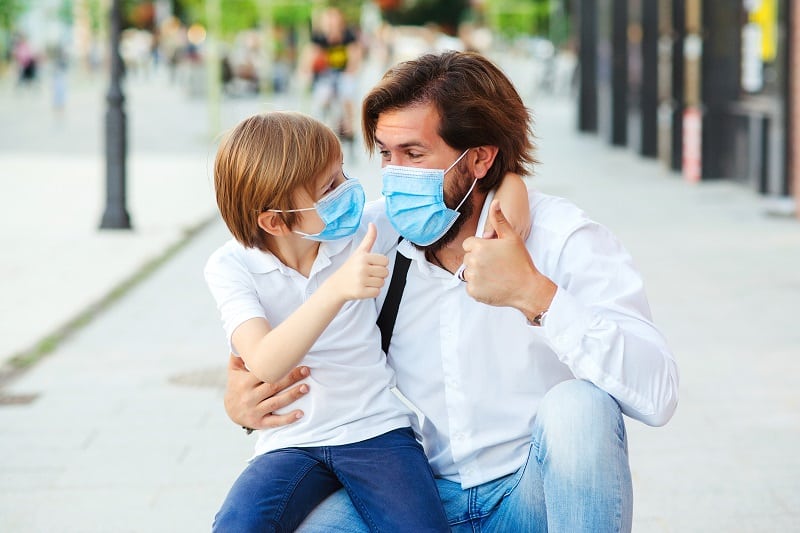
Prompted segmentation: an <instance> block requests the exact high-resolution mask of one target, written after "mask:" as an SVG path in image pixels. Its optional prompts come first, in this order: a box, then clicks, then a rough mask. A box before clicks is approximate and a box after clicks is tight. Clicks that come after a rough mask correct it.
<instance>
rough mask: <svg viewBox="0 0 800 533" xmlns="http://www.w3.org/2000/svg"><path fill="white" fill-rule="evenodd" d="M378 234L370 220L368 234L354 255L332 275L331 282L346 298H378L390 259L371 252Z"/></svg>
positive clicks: (387, 271) (387, 273)
mask: <svg viewBox="0 0 800 533" xmlns="http://www.w3.org/2000/svg"><path fill="white" fill-rule="evenodd" d="M377 236H378V230H377V229H375V224H372V223H371V222H370V224H369V227H368V228H367V234H366V235H365V236H364V239H363V240H362V241H361V244H359V245H358V248H356V250H355V252H353V255H351V256H350V258H349V259H348V260H347V262H346V263H345V264H344V265H342V266H341V267H340V268H339V270H337V271H336V273H335V274H334V275H333V276H331V279H330V282H331V283H332V284H333V287H334V288H335V289H336V290H337V292H338V293H339V294H340V295H341V296H342V297H343V298H344V299H345V300H363V299H366V298H376V297H377V296H378V293H380V290H381V287H383V283H384V280H385V279H386V277H387V276H388V275H389V269H388V265H389V259H388V258H387V257H386V256H385V255H383V254H374V253H372V252H371V250H372V245H373V244H375V239H376V238H377Z"/></svg>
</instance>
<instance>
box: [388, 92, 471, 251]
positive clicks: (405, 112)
mask: <svg viewBox="0 0 800 533" xmlns="http://www.w3.org/2000/svg"><path fill="white" fill-rule="evenodd" d="M438 129H439V113H438V112H437V111H436V108H435V107H433V106H432V105H430V104H425V105H416V106H412V107H407V108H403V109H395V110H391V111H384V112H383V113H381V114H380V116H379V117H378V120H377V122H376V125H375V140H376V144H377V147H378V150H379V151H380V154H381V166H386V165H400V166H406V167H419V168H435V169H446V168H448V167H449V166H450V165H452V164H453V162H454V161H456V160H457V159H458V157H459V156H460V155H461V152H460V151H458V150H456V149H455V148H453V147H451V146H448V145H447V143H445V142H444V139H442V138H441V137H440V136H439V133H438ZM468 155H469V154H468ZM468 173H469V170H468V166H467V164H466V163H465V161H464V160H463V159H462V160H461V161H460V162H459V163H458V164H457V165H456V166H455V167H453V168H452V169H450V171H449V172H448V173H447V174H445V177H444V202H445V204H446V205H447V207H449V208H450V209H454V208H455V207H456V206H457V205H458V204H459V203H460V202H461V200H462V199H463V198H464V196H466V194H467V192H468V191H469V188H470V186H471V185H472V181H473V180H474V178H473V177H472V176H471V175H468ZM459 211H460V212H461V216H459V217H458V219H456V222H455V223H454V224H453V226H452V227H451V228H450V229H449V230H448V231H447V233H445V235H444V236H443V237H442V238H441V239H439V240H438V241H436V242H435V243H433V244H431V245H430V246H425V247H420V246H418V247H417V248H420V249H424V250H430V251H433V252H436V251H437V250H439V249H440V248H442V247H444V246H445V245H447V244H448V243H450V242H451V241H452V240H453V239H454V238H455V237H456V235H458V232H459V230H460V229H461V228H462V226H463V225H464V223H465V222H467V221H468V220H469V219H470V217H471V216H472V214H473V204H472V202H471V201H466V202H464V204H463V205H462V206H461V207H460V208H459Z"/></svg>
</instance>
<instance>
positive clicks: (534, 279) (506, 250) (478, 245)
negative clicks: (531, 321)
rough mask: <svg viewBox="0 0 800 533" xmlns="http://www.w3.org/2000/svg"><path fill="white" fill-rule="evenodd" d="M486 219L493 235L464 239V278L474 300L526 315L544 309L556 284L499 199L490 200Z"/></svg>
mask: <svg viewBox="0 0 800 533" xmlns="http://www.w3.org/2000/svg"><path fill="white" fill-rule="evenodd" d="M489 219H490V222H491V225H492V227H493V228H494V231H495V235H496V236H495V238H491V239H481V238H478V237H470V238H468V239H466V240H465V241H464V244H463V248H464V252H465V254H464V267H465V270H464V275H463V277H464V280H465V281H466V282H467V293H468V294H469V295H470V296H472V297H473V298H474V299H475V300H477V301H479V302H482V303H485V304H489V305H495V306H501V307H514V308H517V309H519V310H520V311H522V312H523V313H525V314H526V315H528V314H529V313H531V312H533V311H536V312H535V313H533V314H532V315H531V316H535V315H536V314H538V312H540V311H542V310H544V309H547V308H548V307H549V306H550V302H551V301H552V299H553V296H554V295H555V292H556V285H555V284H554V283H553V282H552V281H550V280H549V279H548V278H547V277H545V276H544V275H542V274H541V273H540V272H539V270H538V269H537V268H536V265H534V263H533V259H531V256H530V253H529V252H528V249H527V248H526V247H525V243H524V242H523V241H522V238H521V237H520V236H519V235H518V234H517V232H516V231H514V229H513V228H512V227H511V225H510V224H509V222H508V220H506V217H505V215H504V214H503V211H502V209H501V208H500V202H499V201H498V200H494V201H492V204H491V206H490V207H489Z"/></svg>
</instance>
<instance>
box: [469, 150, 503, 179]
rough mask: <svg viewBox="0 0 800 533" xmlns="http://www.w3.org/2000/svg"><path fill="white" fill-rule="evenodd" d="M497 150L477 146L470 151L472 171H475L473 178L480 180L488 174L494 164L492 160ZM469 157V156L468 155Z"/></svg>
mask: <svg viewBox="0 0 800 533" xmlns="http://www.w3.org/2000/svg"><path fill="white" fill-rule="evenodd" d="M498 151H499V149H498V148H497V146H491V145H486V146H477V147H475V148H473V149H472V150H470V152H471V153H472V169H473V170H474V171H475V177H476V178H477V179H481V178H483V177H484V176H486V174H487V173H488V172H489V169H490V168H492V165H493V164H494V159H495V157H497V152H498ZM468 155H469V154H468Z"/></svg>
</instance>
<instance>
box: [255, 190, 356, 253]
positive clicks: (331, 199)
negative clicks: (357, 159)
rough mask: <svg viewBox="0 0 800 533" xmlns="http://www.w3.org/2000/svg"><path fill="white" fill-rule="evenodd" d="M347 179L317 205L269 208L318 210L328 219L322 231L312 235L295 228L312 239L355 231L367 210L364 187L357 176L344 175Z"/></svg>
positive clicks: (341, 236)
mask: <svg viewBox="0 0 800 533" xmlns="http://www.w3.org/2000/svg"><path fill="white" fill-rule="evenodd" d="M345 178H346V179H345V180H344V182H342V184H341V185H339V186H338V187H336V188H335V189H334V190H332V191H331V192H329V193H328V194H326V195H325V196H323V197H322V198H320V199H319V200H318V201H317V202H316V203H315V204H314V207H305V208H303V209H284V210H281V209H270V210H269V211H272V212H274V213H298V212H301V211H313V210H315V209H316V210H317V214H318V215H319V218H321V219H322V222H324V223H325V227H324V228H322V231H320V232H319V233H315V234H313V235H311V234H308V233H303V232H302V231H297V230H292V231H294V232H295V233H297V234H298V235H302V236H303V237H305V238H306V239H310V240H312V241H335V240H338V239H343V238H345V237H349V236H351V235H353V234H354V233H355V232H356V230H357V229H358V226H359V225H360V224H361V213H362V212H363V211H364V200H365V197H364V189H363V188H362V187H361V184H360V183H359V182H358V180H357V179H355V178H348V177H347V176H345Z"/></svg>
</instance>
